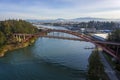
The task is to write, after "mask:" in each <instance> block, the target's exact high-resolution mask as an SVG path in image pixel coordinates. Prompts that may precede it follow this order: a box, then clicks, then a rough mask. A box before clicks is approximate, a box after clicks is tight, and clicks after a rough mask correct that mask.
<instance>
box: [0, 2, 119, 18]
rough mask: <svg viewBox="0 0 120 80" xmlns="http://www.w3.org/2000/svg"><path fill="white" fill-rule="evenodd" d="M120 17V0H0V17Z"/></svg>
mask: <svg viewBox="0 0 120 80" xmlns="http://www.w3.org/2000/svg"><path fill="white" fill-rule="evenodd" d="M79 17H97V18H120V0H0V20H2V19H9V18H10V19H11V18H14V19H16V18H17V19H18V18H21V19H55V18H66V19H71V18H79Z"/></svg>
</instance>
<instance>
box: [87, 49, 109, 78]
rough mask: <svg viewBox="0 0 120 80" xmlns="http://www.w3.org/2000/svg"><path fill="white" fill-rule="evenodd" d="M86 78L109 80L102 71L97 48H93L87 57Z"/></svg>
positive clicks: (102, 67)
mask: <svg viewBox="0 0 120 80" xmlns="http://www.w3.org/2000/svg"><path fill="white" fill-rule="evenodd" d="M88 80H109V79H108V77H107V75H106V74H105V72H104V66H103V64H102V62H101V61H100V56H99V54H98V50H94V51H93V52H92V54H91V55H90V57H89V69H88Z"/></svg>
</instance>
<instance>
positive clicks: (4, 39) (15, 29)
mask: <svg viewBox="0 0 120 80" xmlns="http://www.w3.org/2000/svg"><path fill="white" fill-rule="evenodd" d="M37 31H38V30H37V28H36V27H35V26H33V25H32V24H30V23H29V22H26V21H24V20H6V21H0V46H1V45H4V44H6V43H8V42H9V41H10V38H11V36H12V34H14V33H28V34H29V33H36V32H37Z"/></svg>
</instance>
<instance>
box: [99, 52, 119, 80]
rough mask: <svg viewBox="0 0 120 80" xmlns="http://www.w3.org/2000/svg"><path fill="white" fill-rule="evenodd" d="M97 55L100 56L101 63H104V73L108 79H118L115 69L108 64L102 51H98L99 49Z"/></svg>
mask: <svg viewBox="0 0 120 80" xmlns="http://www.w3.org/2000/svg"><path fill="white" fill-rule="evenodd" d="M99 55H100V58H101V61H102V63H103V65H104V69H105V73H106V74H107V75H108V77H109V79H110V80H119V79H118V77H117V76H116V73H115V71H114V70H113V69H112V67H111V66H110V64H109V63H108V62H107V60H106V59H105V57H104V55H103V53H102V51H100V50H99Z"/></svg>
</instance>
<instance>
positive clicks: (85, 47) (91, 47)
mask: <svg viewBox="0 0 120 80" xmlns="http://www.w3.org/2000/svg"><path fill="white" fill-rule="evenodd" d="M85 49H94V47H85Z"/></svg>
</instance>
